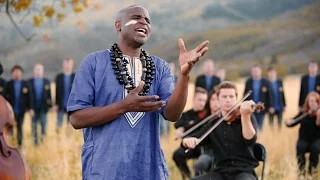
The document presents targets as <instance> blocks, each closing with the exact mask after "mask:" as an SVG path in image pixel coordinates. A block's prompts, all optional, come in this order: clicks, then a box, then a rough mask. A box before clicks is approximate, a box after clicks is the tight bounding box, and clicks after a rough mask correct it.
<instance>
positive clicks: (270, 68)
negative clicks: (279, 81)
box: [268, 66, 276, 72]
mask: <svg viewBox="0 0 320 180" xmlns="http://www.w3.org/2000/svg"><path fill="white" fill-rule="evenodd" d="M275 70H276V68H274V67H273V66H270V67H268V72H270V71H275Z"/></svg>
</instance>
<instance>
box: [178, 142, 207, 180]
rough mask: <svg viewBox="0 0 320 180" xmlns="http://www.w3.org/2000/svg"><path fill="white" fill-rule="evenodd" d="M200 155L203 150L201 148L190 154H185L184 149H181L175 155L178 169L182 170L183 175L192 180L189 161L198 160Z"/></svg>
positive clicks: (193, 150)
mask: <svg viewBox="0 0 320 180" xmlns="http://www.w3.org/2000/svg"><path fill="white" fill-rule="evenodd" d="M200 154H201V150H200V148H199V147H197V148H195V149H192V150H190V151H189V152H188V153H185V149H184V148H182V147H179V148H178V149H177V150H176V151H175V152H174V153H173V160H174V162H175V163H176V165H177V167H178V168H179V169H180V171H181V172H182V173H183V175H185V176H187V177H188V178H191V172H190V170H189V167H188V165H187V160H188V159H192V158H198V157H199V156H200Z"/></svg>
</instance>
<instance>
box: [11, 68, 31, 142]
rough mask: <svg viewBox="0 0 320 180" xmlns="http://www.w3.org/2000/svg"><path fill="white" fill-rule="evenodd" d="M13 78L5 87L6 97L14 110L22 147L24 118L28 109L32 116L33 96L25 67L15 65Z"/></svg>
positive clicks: (12, 72) (18, 137)
mask: <svg viewBox="0 0 320 180" xmlns="http://www.w3.org/2000/svg"><path fill="white" fill-rule="evenodd" d="M11 74H12V80H10V81H9V82H8V83H7V85H6V89H5V98H6V99H7V101H8V102H9V103H10V104H11V106H12V107H13V110H14V117H15V121H16V123H17V135H18V136H17V139H18V147H19V148H21V147H22V140H23V120H24V115H25V112H26V111H29V113H30V115H31V117H32V116H33V115H34V112H33V110H32V109H33V103H32V102H33V97H32V93H31V91H30V87H29V84H28V82H27V81H25V80H23V69H22V67H21V66H19V65H15V66H13V67H12V69H11Z"/></svg>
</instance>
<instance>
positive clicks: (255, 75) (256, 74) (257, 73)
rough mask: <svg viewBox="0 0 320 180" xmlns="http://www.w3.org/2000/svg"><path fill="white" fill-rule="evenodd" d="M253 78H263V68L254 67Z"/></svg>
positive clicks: (252, 70)
mask: <svg viewBox="0 0 320 180" xmlns="http://www.w3.org/2000/svg"><path fill="white" fill-rule="evenodd" d="M251 76H252V77H253V78H255V79H257V78H260V77H261V68H260V67H253V68H251Z"/></svg>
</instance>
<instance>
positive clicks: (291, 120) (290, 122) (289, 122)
mask: <svg viewBox="0 0 320 180" xmlns="http://www.w3.org/2000/svg"><path fill="white" fill-rule="evenodd" d="M284 123H285V124H286V125H287V126H290V125H291V124H292V123H293V119H287V120H285V121H284Z"/></svg>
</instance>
